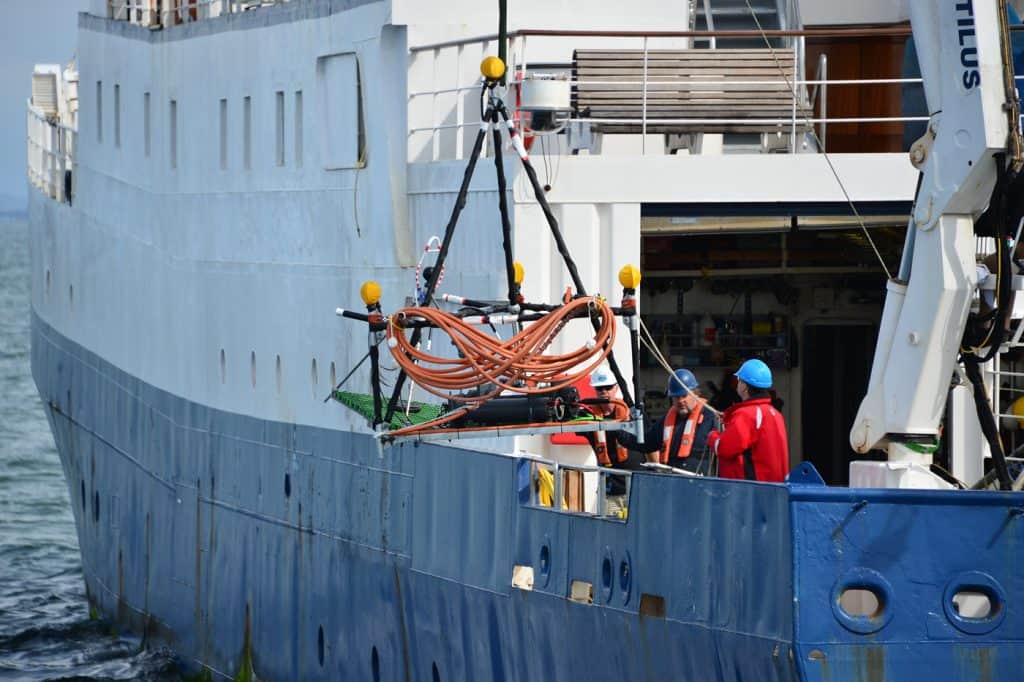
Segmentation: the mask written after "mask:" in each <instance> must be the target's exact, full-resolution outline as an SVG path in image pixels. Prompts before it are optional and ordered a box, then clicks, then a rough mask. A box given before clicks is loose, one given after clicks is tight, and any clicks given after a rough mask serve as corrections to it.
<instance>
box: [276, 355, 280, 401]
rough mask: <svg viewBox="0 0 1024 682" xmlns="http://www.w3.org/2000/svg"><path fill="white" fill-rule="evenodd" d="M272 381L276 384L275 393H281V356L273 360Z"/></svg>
mask: <svg viewBox="0 0 1024 682" xmlns="http://www.w3.org/2000/svg"><path fill="white" fill-rule="evenodd" d="M274 380H275V382H276V383H277V392H278V393H280V392H281V356H280V355H278V356H277V358H276V359H275V360H274Z"/></svg>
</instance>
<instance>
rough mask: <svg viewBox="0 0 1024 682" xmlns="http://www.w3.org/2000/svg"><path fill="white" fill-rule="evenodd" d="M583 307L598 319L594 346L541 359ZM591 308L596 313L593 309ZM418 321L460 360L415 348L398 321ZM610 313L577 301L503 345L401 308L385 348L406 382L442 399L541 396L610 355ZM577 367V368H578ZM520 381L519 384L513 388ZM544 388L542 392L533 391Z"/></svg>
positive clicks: (447, 318)
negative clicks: (481, 390) (443, 338)
mask: <svg viewBox="0 0 1024 682" xmlns="http://www.w3.org/2000/svg"><path fill="white" fill-rule="evenodd" d="M582 308H591V310H589V311H587V312H586V313H584V316H589V315H590V314H591V313H594V314H596V315H598V316H599V317H600V319H601V324H600V325H599V327H598V329H597V331H596V332H595V334H594V339H593V343H587V344H586V345H584V346H581V347H580V348H577V349H576V350H574V351H572V352H569V353H564V354H561V355H544V351H545V350H547V348H548V346H550V345H551V342H552V341H554V338H555V336H557V335H558V333H559V332H560V331H561V330H562V328H563V327H564V326H565V325H566V323H567V322H568V321H569V319H571V318H572V317H573V316H576V315H579V314H580V313H581V312H582V310H581V309H582ZM595 309H596V310H595ZM402 319H404V320H417V319H419V320H423V321H426V322H429V323H430V324H431V325H433V326H435V327H437V328H438V329H440V330H441V331H443V332H445V333H446V334H448V336H450V337H451V339H452V342H453V343H454V344H455V347H456V348H457V349H458V350H459V353H460V354H461V357H459V358H442V357H439V356H436V355H430V354H427V353H424V352H422V351H420V350H419V349H417V348H416V347H414V346H413V345H412V344H411V343H410V342H409V340H408V339H407V338H406V336H405V332H404V330H403V328H402V327H401V326H399V325H398V323H397V320H402ZM615 327H616V324H615V314H614V313H613V312H612V310H611V308H610V307H609V306H608V304H607V303H606V302H605V301H604V300H603V299H600V298H597V297H590V298H579V299H576V300H574V301H571V302H569V303H568V304H566V305H564V306H562V307H561V308H558V309H557V310H555V311H552V312H550V313H548V314H547V315H545V316H544V317H542V318H541V319H539V320H537V321H536V322H534V323H532V324H531V325H530V326H529V327H526V328H525V329H524V330H523V331H521V332H520V333H518V334H516V335H515V336H514V337H512V338H511V339H509V340H508V341H505V342H502V341H500V340H499V339H496V338H494V337H493V336H491V335H489V334H487V333H485V332H483V331H481V330H480V329H477V328H476V327H474V326H473V325H471V324H469V323H468V322H465V321H463V320H461V319H459V318H458V317H456V316H455V315H452V314H451V313H446V312H444V311H442V310H437V309H436V308H427V307H424V308H404V309H403V310H400V311H398V312H396V313H395V314H394V315H392V316H391V324H389V325H388V330H387V337H388V347H389V348H390V349H391V354H392V355H393V356H394V357H395V360H396V361H397V362H398V364H399V366H400V367H401V368H402V369H403V370H405V373H406V374H407V375H408V376H409V378H410V379H412V380H413V381H415V382H416V383H417V384H419V385H420V386H422V387H423V388H424V389H426V390H427V391H429V392H430V393H433V394H434V395H437V396H440V397H442V398H450V399H453V400H458V401H461V402H465V403H472V404H480V403H483V402H486V401H487V400H489V399H491V398H493V397H494V396H496V395H498V394H499V393H501V392H502V391H503V390H508V391H515V392H517V393H541V392H546V391H551V390H557V389H560V388H564V387H566V386H569V385H570V384H573V383H575V382H576V381H578V380H579V379H580V378H581V377H583V376H586V375H588V374H589V373H590V372H591V371H593V370H594V369H595V368H596V367H597V366H598V365H599V364H601V363H602V362H603V361H604V359H605V358H606V357H607V356H608V353H609V352H611V349H612V345H613V344H614V343H615ZM581 365H583V366H582V368H580V369H577V368H578V367H580V366H581ZM487 383H492V384H494V385H495V386H496V387H497V388H495V389H494V390H493V391H491V392H490V393H486V394H483V395H480V396H473V397H472V398H466V397H462V396H458V395H455V394H454V392H456V391H466V390H470V389H474V388H478V387H480V386H483V385H484V384H487ZM520 383H522V384H523V385H517V384H520ZM540 384H545V387H544V388H537V386H538V385H540Z"/></svg>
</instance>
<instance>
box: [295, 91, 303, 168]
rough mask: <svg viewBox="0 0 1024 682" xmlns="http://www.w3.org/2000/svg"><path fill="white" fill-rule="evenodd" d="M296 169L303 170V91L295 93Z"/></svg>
mask: <svg viewBox="0 0 1024 682" xmlns="http://www.w3.org/2000/svg"><path fill="white" fill-rule="evenodd" d="M295 167H296V168H302V90H296V91H295Z"/></svg>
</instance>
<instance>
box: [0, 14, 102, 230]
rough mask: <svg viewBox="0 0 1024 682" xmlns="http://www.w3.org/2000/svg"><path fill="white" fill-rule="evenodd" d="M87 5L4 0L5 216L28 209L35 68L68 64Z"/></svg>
mask: <svg viewBox="0 0 1024 682" xmlns="http://www.w3.org/2000/svg"><path fill="white" fill-rule="evenodd" d="M87 4H88V3H87V0H0V8H2V11H3V20H2V21H0V213H5V212H15V211H22V210H24V208H25V206H26V204H27V201H28V186H27V180H26V177H25V164H26V160H25V102H26V100H28V97H29V94H30V93H31V90H32V66H33V65H34V64H66V63H67V62H68V61H70V60H71V58H72V57H73V56H74V53H75V46H76V42H77V37H76V36H77V25H78V16H77V15H78V12H79V11H80V10H82V9H84V8H85V6H86V5H87Z"/></svg>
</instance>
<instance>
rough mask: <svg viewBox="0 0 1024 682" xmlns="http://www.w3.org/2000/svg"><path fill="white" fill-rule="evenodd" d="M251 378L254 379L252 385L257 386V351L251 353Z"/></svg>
mask: <svg viewBox="0 0 1024 682" xmlns="http://www.w3.org/2000/svg"><path fill="white" fill-rule="evenodd" d="M249 378H250V379H251V380H252V387H253V388H256V351H251V352H250V353H249Z"/></svg>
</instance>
